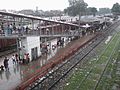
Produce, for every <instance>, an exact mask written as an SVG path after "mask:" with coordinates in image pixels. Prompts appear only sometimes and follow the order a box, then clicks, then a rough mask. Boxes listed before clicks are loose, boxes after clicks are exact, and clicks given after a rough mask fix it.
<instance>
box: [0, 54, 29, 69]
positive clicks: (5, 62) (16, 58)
mask: <svg viewBox="0 0 120 90" xmlns="http://www.w3.org/2000/svg"><path fill="white" fill-rule="evenodd" d="M9 60H12V62H13V64H19V63H20V64H21V63H23V64H26V63H29V60H30V58H29V54H25V56H24V59H23V60H21V59H20V58H19V56H18V54H13V55H12V57H11V59H8V58H7V57H5V58H4V60H3V65H1V66H0V71H4V69H5V70H6V71H9V63H8V62H9Z"/></svg>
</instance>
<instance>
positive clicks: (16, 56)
mask: <svg viewBox="0 0 120 90" xmlns="http://www.w3.org/2000/svg"><path fill="white" fill-rule="evenodd" d="M15 59H16V62H17V63H18V61H19V59H18V54H17V53H16V54H15Z"/></svg>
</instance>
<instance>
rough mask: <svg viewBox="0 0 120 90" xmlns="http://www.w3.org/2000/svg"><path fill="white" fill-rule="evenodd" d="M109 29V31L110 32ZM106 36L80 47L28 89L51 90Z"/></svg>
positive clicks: (114, 26)
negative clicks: (82, 47)
mask: <svg viewBox="0 0 120 90" xmlns="http://www.w3.org/2000/svg"><path fill="white" fill-rule="evenodd" d="M119 24H120V23H119V22H116V23H115V25H113V26H111V27H110V28H109V29H106V33H105V34H107V35H105V36H108V35H109V33H110V32H112V31H113V29H115V28H117V26H118V25H119ZM108 30H109V33H108ZM105 36H102V35H101V36H99V37H97V40H96V39H95V40H93V41H94V42H93V43H90V44H89V45H88V46H85V47H84V49H80V50H79V52H77V53H76V54H75V55H74V56H73V57H71V58H70V59H69V60H67V61H66V62H64V63H63V64H62V65H60V66H59V67H58V68H56V70H54V71H51V72H50V73H49V74H47V75H46V77H44V78H43V79H42V80H41V79H39V80H37V81H36V82H35V83H34V84H33V85H31V86H30V87H29V88H27V89H31V90H35V89H38V88H39V89H41V90H51V89H53V88H54V87H55V86H56V84H58V82H59V81H60V80H61V79H63V78H64V77H65V76H66V75H68V74H69V72H70V71H71V70H72V69H73V68H74V67H75V66H76V65H77V64H79V63H80V61H81V60H82V59H83V58H85V57H86V56H87V55H88V54H89V53H90V52H91V51H92V50H93V49H94V48H96V47H97V46H98V45H99V44H100V43H101V42H102V41H103V40H104V38H105Z"/></svg>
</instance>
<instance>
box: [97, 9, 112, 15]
mask: <svg viewBox="0 0 120 90" xmlns="http://www.w3.org/2000/svg"><path fill="white" fill-rule="evenodd" d="M108 13H111V9H110V8H99V12H98V14H108Z"/></svg>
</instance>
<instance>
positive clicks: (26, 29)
mask: <svg viewBox="0 0 120 90" xmlns="http://www.w3.org/2000/svg"><path fill="white" fill-rule="evenodd" d="M28 30H29V28H28V26H26V30H25V32H26V34H28Z"/></svg>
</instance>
